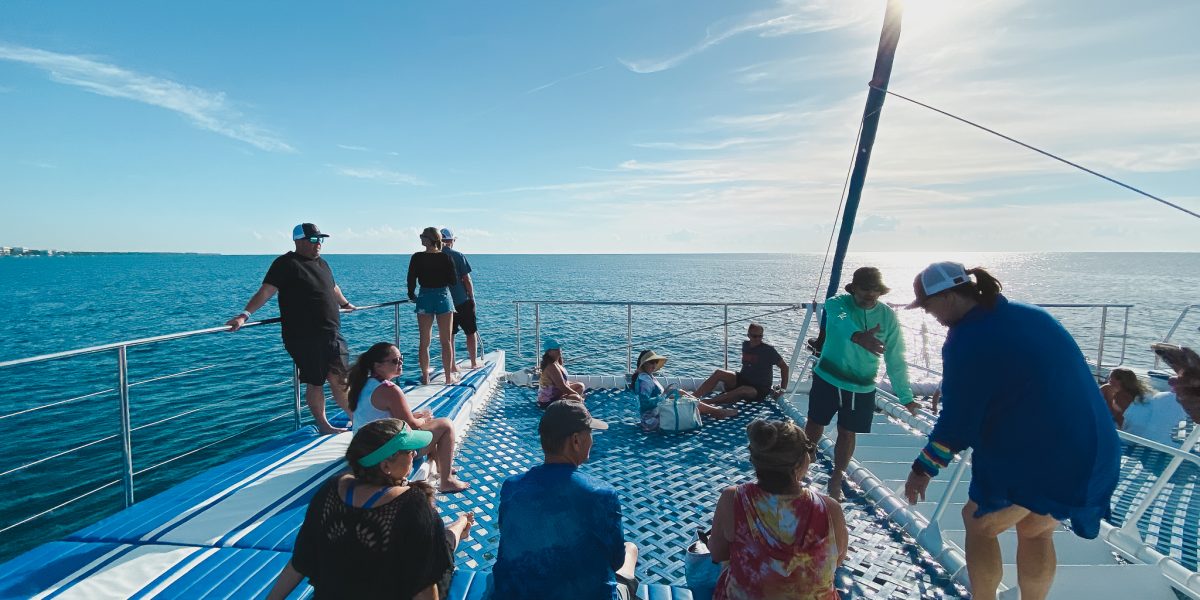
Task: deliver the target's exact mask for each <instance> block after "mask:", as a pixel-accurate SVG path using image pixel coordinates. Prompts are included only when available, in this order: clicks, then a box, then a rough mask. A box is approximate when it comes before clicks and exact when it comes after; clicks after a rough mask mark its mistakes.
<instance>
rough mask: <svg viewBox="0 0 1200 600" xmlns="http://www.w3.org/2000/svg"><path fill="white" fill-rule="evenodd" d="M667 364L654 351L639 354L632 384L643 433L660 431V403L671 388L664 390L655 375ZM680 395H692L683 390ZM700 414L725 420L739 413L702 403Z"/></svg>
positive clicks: (664, 358) (663, 358)
mask: <svg viewBox="0 0 1200 600" xmlns="http://www.w3.org/2000/svg"><path fill="white" fill-rule="evenodd" d="M665 364H667V357H665V356H659V355H658V354H655V353H654V351H653V350H642V352H641V354H638V360H637V365H638V366H637V371H634V373H633V378H632V381H631V382H630V384H631V385H632V386H633V392H634V393H635V394H637V396H638V409H639V411H640V412H641V415H642V417H641V423H642V431H646V432H650V431H655V430H657V429H658V403H659V401H661V400H662V399H663V397H664V396H665V395H666V394H667V392H668V391H670V389H671V388H664V387H663V384H662V383H660V382H659V381H658V378H657V377H655V376H654V374H655V373H656V372H658V370H659V369H661V368H662V367H663V365H665ZM672 387H673V386H672ZM680 393H682V394H685V395H688V396H690V395H691V394H688V393H687V392H685V391H682V390H680ZM700 414H701V415H707V416H710V417H715V418H718V419H724V418H726V417H736V416H737V414H738V411H737V409H736V408H721V407H719V406H713V405H712V404H709V403H707V402H700Z"/></svg>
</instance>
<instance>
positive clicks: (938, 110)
mask: <svg viewBox="0 0 1200 600" xmlns="http://www.w3.org/2000/svg"><path fill="white" fill-rule="evenodd" d="M870 87H872V88H874V89H877V90H879V91H881V92H883V93H885V94H888V95H889V96H895V97H897V98H899V99H901V100H906V101H908V102H912V103H913V104H916V105H917V106H920V107H923V108H928V109H929V110H932V111H933V112H936V113H939V114H942V115H945V116H947V117H950V118H951V119H954V120H956V121H961V122H963V123H966V124H967V125H970V126H972V127H976V128H978V129H982V130H984V131H986V132H988V133H990V134H992V135H995V136H997V137H1001V138H1004V139H1006V140H1008V141H1010V142H1012V143H1014V144H1017V145H1019V146H1023V147H1025V148H1028V149H1030V150H1033V151H1034V152H1037V153H1038V154H1041V155H1042V156H1046V157H1048V158H1053V159H1054V160H1057V161H1058V162H1061V163H1063V164H1066V165H1070V166H1072V167H1075V168H1076V169H1079V170H1080V171H1084V172H1087V173H1091V174H1092V175H1095V176H1096V177H1099V178H1100V179H1103V180H1105V181H1108V182H1109V183H1115V184H1117V185H1119V186H1121V187H1123V188H1125V189H1127V190H1129V191H1131V192H1135V193H1138V194H1141V195H1143V196H1145V197H1147V198H1150V199H1151V200H1156V201H1158V202H1161V203H1163V204H1165V205H1167V206H1170V207H1171V208H1174V209H1175V210H1178V211H1181V212H1184V213H1187V214H1189V215H1191V216H1193V217H1196V218H1197V219H1200V214H1197V213H1195V212H1193V211H1190V210H1188V209H1186V208H1184V207H1182V206H1179V205H1178V204H1175V203H1174V202H1170V201H1168V200H1164V199H1162V198H1159V197H1158V196H1155V195H1154V194H1151V193H1149V192H1146V191H1142V190H1140V189H1138V188H1135V187H1133V186H1132V185H1129V184H1127V183H1122V182H1120V181H1117V180H1116V179H1113V178H1112V177H1109V176H1108V175H1105V174H1103V173H1099V172H1097V171H1093V170H1091V169H1089V168H1087V167H1085V166H1083V165H1081V164H1078V163H1073V162H1071V161H1069V160H1067V159H1065V158H1063V157H1061V156H1057V155H1055V154H1051V153H1050V152H1047V151H1045V150H1042V149H1041V148H1038V147H1035V146H1031V145H1029V144H1026V143H1025V142H1022V141H1021V140H1018V139H1016V138H1013V137H1009V136H1007V135H1004V134H1003V133H1000V132H999V131H996V130H995V129H989V128H987V127H984V126H983V125H980V124H979V123H976V122H974V121H971V120H969V119H964V118H962V117H960V116H958V115H955V114H952V113H948V112H946V111H944V110H942V109H940V108H937V107H934V106H930V105H928V104H925V103H924V102H921V101H918V100H914V99H912V98H909V97H907V96H902V95H900V94H897V93H896V92H891V91H888V90H885V89H883V88H879V87H875V86H870Z"/></svg>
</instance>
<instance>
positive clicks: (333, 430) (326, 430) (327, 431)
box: [317, 425, 350, 435]
mask: <svg viewBox="0 0 1200 600" xmlns="http://www.w3.org/2000/svg"><path fill="white" fill-rule="evenodd" d="M317 431H318V432H320V434H321V435H337V434H339V433H343V432H346V431H350V430H349V429H343V428H341V427H334V426H333V425H324V426H321V425H318V426H317Z"/></svg>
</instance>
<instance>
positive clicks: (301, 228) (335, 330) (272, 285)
mask: <svg viewBox="0 0 1200 600" xmlns="http://www.w3.org/2000/svg"><path fill="white" fill-rule="evenodd" d="M327 237H329V236H328V235H326V234H324V233H321V230H320V229H317V226H316V225H313V224H312V223H302V224H300V225H297V226H296V227H295V229H293V230H292V239H293V240H294V241H295V243H296V250H295V251H293V252H288V253H287V254H284V255H283V256H280V257H279V258H276V259H275V261H274V262H272V263H271V268H270V269H268V270H267V274H266V276H265V277H263V283H262V287H260V288H258V291H257V292H255V293H254V295H253V296H251V297H250V300H249V301H247V302H246V308H245V310H243V311H242V312H241V313H239V314H238V315H237V316H236V317H234V318H232V319H230V320H229V321H228V322H227V323H226V325H228V326H229V327H230V331H237V330H238V329H240V328H241V326H242V325H244V324H245V323H246V321H247V320H248V319H249V318H250V315H251V313H253V312H254V311H256V310H258V309H259V308H261V307H262V305H264V304H266V303H267V301H268V300H270V299H271V297H272V296H274V295H275V294H276V293H278V294H279V319H280V325H281V329H282V331H283V347H284V348H285V349H287V352H288V354H290V355H291V357H292V360H293V361H295V363H296V367H297V368H298V369H299V370H300V381H301V382H303V383H304V384H305V389H304V399H305V401H307V402H308V409H309V410H310V411H312V414H313V419H314V420H316V422H317V429H319V430H320V431H321V433H322V434H331V433H339V432H341V431H345V430H344V429H339V428H337V427H334V426H333V425H330V424H329V419H328V418H326V417H325V382H326V381H328V382H329V387H330V389H331V390H332V391H333V399H334V401H336V402H337V404H338V406H340V407H341V408H342V410H344V411H346V414H350V409H349V404H348V403H347V402H346V388H345V382H344V379H345V376H346V372H347V370H348V367H347V362H348V356H347V354H348V351H347V349H346V340H344V339H342V334H341V332H340V329H341V315H340V312H339V309H343V310H347V311H352V310H354V308H355V307H354V305H353V304H350V301H349V300H347V299H346V297H345V296H343V295H342V290H341V289H340V288H338V286H337V284H336V283H334V281H333V271H332V270H330V268H329V263H327V262H325V259H323V258H321V245H322V244H324V243H325V238H327Z"/></svg>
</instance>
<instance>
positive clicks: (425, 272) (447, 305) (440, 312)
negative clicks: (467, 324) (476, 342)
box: [408, 227, 458, 385]
mask: <svg viewBox="0 0 1200 600" xmlns="http://www.w3.org/2000/svg"><path fill="white" fill-rule="evenodd" d="M421 245H422V246H425V250H424V251H422V252H417V253H415V254H413V255H412V258H411V259H409V261H408V299H409V300H412V301H413V302H414V303H416V305H417V309H416V313H417V326H418V328H419V329H420V332H421V353H420V355H419V358H420V360H421V383H429V340H430V338H431V337H433V321H434V319H435V318H436V319H437V326H438V341H440V342H441V344H442V370H443V371H444V372H445V374H446V384H447V385H449V384H452V383H454V381H455V371H456V370H457V367H456V366H455V364H454V330H453V329H451V327H452V326H453V324H454V300H453V298H452V297H451V295H450V286H452V285H454V283H455V282H456V281H458V273H457V272H456V271H455V270H454V261H453V260H451V258H450V255H448V254H446V253H445V252H442V234H441V232H439V231H438V230H437V228H435V227H426V228H425V230H424V231H422V232H421ZM417 282H420V283H421V293H420V294H419V295H418V294H417V293H416V291H417Z"/></svg>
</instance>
